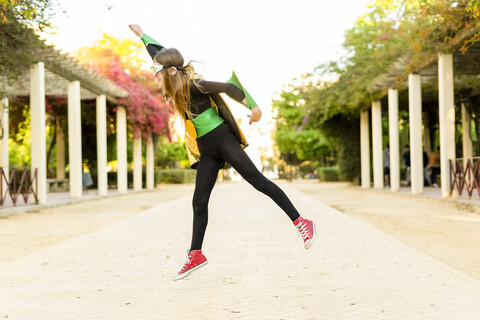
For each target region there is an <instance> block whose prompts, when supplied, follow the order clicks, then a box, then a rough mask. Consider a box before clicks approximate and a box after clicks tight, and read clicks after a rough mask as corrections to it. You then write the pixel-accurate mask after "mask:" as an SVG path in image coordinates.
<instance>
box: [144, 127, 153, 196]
mask: <svg viewBox="0 0 480 320" xmlns="http://www.w3.org/2000/svg"><path fill="white" fill-rule="evenodd" d="M146 166H147V168H146V169H147V189H148V190H153V189H154V188H155V184H154V177H155V161H154V146H153V137H152V135H151V134H150V137H148V140H147V161H146Z"/></svg>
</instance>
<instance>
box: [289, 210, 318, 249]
mask: <svg viewBox="0 0 480 320" xmlns="http://www.w3.org/2000/svg"><path fill="white" fill-rule="evenodd" d="M293 224H294V225H295V227H297V232H298V233H299V234H300V235H301V236H302V238H303V243H304V245H305V249H308V248H310V247H311V246H312V244H313V242H314V241H315V238H316V237H317V231H316V230H315V222H313V221H311V220H308V219H304V218H302V217H299V218H298V219H297V220H295V221H294V222H293Z"/></svg>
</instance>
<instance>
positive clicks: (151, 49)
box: [128, 24, 164, 60]
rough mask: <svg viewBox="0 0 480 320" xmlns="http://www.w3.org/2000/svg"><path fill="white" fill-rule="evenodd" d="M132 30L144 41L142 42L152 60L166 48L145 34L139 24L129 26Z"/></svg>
mask: <svg viewBox="0 0 480 320" xmlns="http://www.w3.org/2000/svg"><path fill="white" fill-rule="evenodd" d="M128 27H129V28H130V30H132V31H133V33H135V35H136V36H137V37H139V38H140V39H142V42H143V43H144V44H145V47H146V48H147V51H148V53H149V54H150V57H151V58H152V60H154V58H155V55H156V54H157V53H158V52H159V51H160V50H162V49H163V48H164V46H162V45H161V44H160V43H158V42H157V41H155V40H154V39H153V38H151V37H149V36H148V35H147V34H146V33H145V32H143V30H142V28H141V27H140V26H139V25H138V24H130V25H128Z"/></svg>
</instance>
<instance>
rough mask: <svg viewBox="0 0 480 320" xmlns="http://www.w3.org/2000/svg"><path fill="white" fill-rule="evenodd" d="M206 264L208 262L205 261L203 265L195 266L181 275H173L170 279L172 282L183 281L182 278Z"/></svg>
mask: <svg viewBox="0 0 480 320" xmlns="http://www.w3.org/2000/svg"><path fill="white" fill-rule="evenodd" d="M207 263H208V260H207V261H205V262H204V263H201V264H199V265H198V266H196V267H195V268H192V269H190V270H188V271H185V272H184V273H182V274H177V275H175V276H173V277H172V280H173V281H177V280H180V279H183V278H185V277H187V276H189V275H190V273H192V272H193V271H195V270H197V269H198V268H200V267H203V266H204V265H206V264H207Z"/></svg>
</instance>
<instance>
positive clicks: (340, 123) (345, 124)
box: [321, 115, 360, 181]
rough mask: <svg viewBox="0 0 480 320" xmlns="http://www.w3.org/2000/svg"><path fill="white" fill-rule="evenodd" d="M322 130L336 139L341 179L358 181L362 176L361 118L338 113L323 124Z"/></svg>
mask: <svg viewBox="0 0 480 320" xmlns="http://www.w3.org/2000/svg"><path fill="white" fill-rule="evenodd" d="M321 128H322V132H323V133H324V134H325V135H326V136H327V137H329V138H330V139H332V140H333V141H335V146H336V149H337V151H338V168H339V171H340V178H341V180H347V181H358V178H359V177H360V134H359V132H360V119H359V118H357V117H353V116H344V115H337V116H336V117H334V118H332V119H330V120H328V121H325V122H324V123H323V124H322V127H321Z"/></svg>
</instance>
